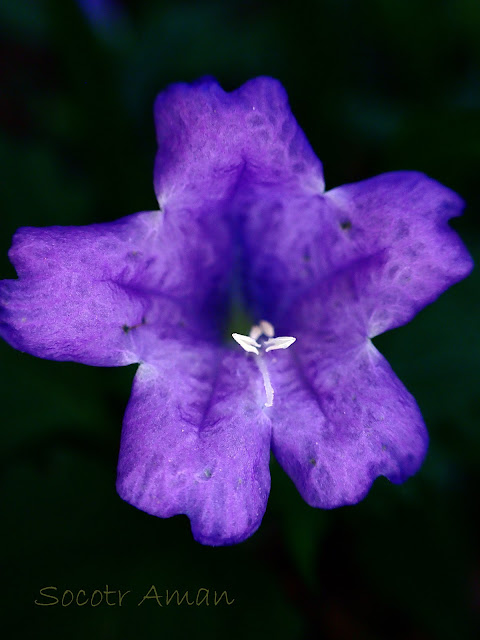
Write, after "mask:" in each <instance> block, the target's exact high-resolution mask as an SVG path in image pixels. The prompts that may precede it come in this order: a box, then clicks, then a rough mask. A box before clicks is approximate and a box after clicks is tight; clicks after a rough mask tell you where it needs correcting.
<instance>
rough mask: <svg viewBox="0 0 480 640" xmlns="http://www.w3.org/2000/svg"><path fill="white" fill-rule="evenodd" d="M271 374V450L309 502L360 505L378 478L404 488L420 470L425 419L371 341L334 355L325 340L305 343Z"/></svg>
mask: <svg viewBox="0 0 480 640" xmlns="http://www.w3.org/2000/svg"><path fill="white" fill-rule="evenodd" d="M271 369H272V383H273V386H274V388H275V393H276V402H275V403H274V406H273V407H272V423H273V425H274V428H273V440H272V448H273V452H274V454H275V456H276V457H277V459H278V461H279V462H280V464H281V465H282V467H283V468H284V469H285V471H286V472H287V473H288V474H289V475H290V477H291V478H292V480H293V481H294V482H295V484H296V486H297V488H298V490H299V492H300V493H301V494H302V496H303V498H304V499H305V500H306V502H308V503H309V504H310V505H312V506H313V507H322V508H324V509H328V508H332V507H339V506H343V505H347V504H354V503H356V502H358V501H359V500H361V499H362V498H363V497H364V496H365V494H366V493H367V492H368V490H369V489H370V487H371V485H372V483H373V481H374V480H375V478H377V477H378V476H380V475H383V476H386V477H387V478H388V479H389V480H391V481H392V482H397V483H398V482H403V481H404V480H406V479H407V478H408V477H409V476H411V475H412V474H413V473H415V472H416V471H417V470H418V468H419V467H420V465H421V463H422V462H423V459H424V456H425V453H426V450H427V443H428V436H427V431H426V429H425V425H424V423H423V420H422V416H421V414H420V411H419V409H418V407H417V404H416V403H415V400H414V399H413V397H412V396H411V395H410V394H409V393H408V391H407V390H406V389H405V387H404V386H403V385H402V384H401V382H400V381H399V380H398V378H397V377H396V375H395V374H394V373H393V371H392V370H391V368H390V366H389V365H388V363H387V362H386V361H385V359H384V358H383V357H382V356H381V355H380V354H379V353H378V351H377V350H376V349H375V347H374V346H373V345H372V343H371V342H365V343H364V344H363V345H361V346H358V347H356V348H352V349H350V350H343V351H342V350H338V353H337V357H335V358H332V353H331V347H330V345H328V344H327V345H326V346H324V345H323V344H322V342H321V341H318V342H317V343H316V344H313V343H310V344H308V343H307V344H303V345H302V346H301V345H300V344H299V345H298V347H297V349H296V350H295V351H292V352H291V353H288V352H286V353H282V354H278V355H276V357H275V360H273V361H272V363H271Z"/></svg>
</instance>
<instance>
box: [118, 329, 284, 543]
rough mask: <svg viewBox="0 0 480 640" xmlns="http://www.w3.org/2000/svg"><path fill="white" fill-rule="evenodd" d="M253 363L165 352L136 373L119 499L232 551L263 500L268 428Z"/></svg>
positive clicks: (197, 352) (208, 350) (220, 352)
mask: <svg viewBox="0 0 480 640" xmlns="http://www.w3.org/2000/svg"><path fill="white" fill-rule="evenodd" d="M262 394H263V387H262V383H261V379H260V380H259V376H258V371H256V369H255V367H254V365H253V364H252V362H251V361H249V360H248V359H247V358H245V357H244V356H243V354H235V353H234V352H228V351H226V350H224V349H219V348H214V347H211V346H199V345H195V346H188V347H186V346H184V347H182V349H181V350H179V348H178V343H177V345H175V344H174V343H168V342H167V341H165V342H164V343H163V345H162V353H161V354H160V355H157V356H155V358H154V360H152V361H151V363H149V364H143V365H141V366H140V367H139V369H138V372H137V375H136V378H135V382H134V387H133V392H132V396H131V399H130V402H129V405H128V408H127V412H126V416H125V421H124V426H123V432H122V441H121V447H120V458H119V464H118V480H117V490H118V492H119V494H120V496H121V497H122V498H123V499H124V500H126V501H127V502H129V503H130V504H132V505H133V506H135V507H137V508H139V509H141V510H142V511H146V512H147V513H150V514H152V515H156V516H159V517H162V518H168V517H170V516H174V515H177V514H186V515H187V516H188V517H189V518H190V520H191V525H192V532H193V536H194V538H195V539H196V540H197V541H199V542H201V543H203V544H209V545H226V544H234V543H236V542H240V541H241V540H244V539H245V538H247V537H248V536H250V535H251V534H252V533H253V532H254V531H255V530H256V529H257V528H258V526H259V525H260V522H261V520H262V517H263V514H264V512H265V508H266V503H267V499H268V494H269V491H270V475H269V469H268V465H269V452H270V437H271V431H270V422H269V420H267V419H266V418H265V416H264V408H263V405H264V397H263V395H262Z"/></svg>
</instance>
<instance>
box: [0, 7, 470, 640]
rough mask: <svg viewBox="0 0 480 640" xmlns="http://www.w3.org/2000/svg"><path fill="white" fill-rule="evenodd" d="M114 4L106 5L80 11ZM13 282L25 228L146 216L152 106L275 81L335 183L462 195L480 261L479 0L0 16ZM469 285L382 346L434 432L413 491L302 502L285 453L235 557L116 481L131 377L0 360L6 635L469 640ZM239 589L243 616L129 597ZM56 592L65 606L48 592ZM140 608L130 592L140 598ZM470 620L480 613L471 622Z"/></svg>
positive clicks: (237, 609)
mask: <svg viewBox="0 0 480 640" xmlns="http://www.w3.org/2000/svg"><path fill="white" fill-rule="evenodd" d="M94 4H97V5H102V4H104V9H105V10H104V11H103V12H101V11H100V12H98V11H97V12H92V11H90V12H89V10H88V7H90V8H91V7H92V6H93V5H94ZM0 34H1V36H2V44H1V48H2V65H1V68H0V74H1V93H0V123H1V129H0V161H1V167H2V169H1V176H2V183H1V185H2V186H1V191H0V199H1V203H0V204H1V211H2V234H1V242H0V266H1V274H2V277H14V271H13V268H12V267H11V265H10V264H9V263H8V260H7V250H8V248H9V245H10V240H11V236H12V234H13V232H14V231H15V229H16V228H17V227H18V226H24V225H39V226H43V225H52V224H64V225H73V224H88V223H92V222H97V221H106V220H112V219H116V218H118V217H120V216H123V215H127V214H129V213H132V212H134V211H140V210H146V209H151V208H155V206H156V203H155V199H154V194H153V189H152V181H151V176H152V167H153V158H154V153H155V136H154V128H153V119H152V105H153V100H154V97H155V95H156V94H157V93H158V92H159V91H160V90H162V89H163V88H164V87H165V85H166V84H167V83H169V82H172V81H178V80H186V81H189V80H193V79H195V78H197V77H199V76H201V75H204V74H210V75H214V76H216V77H217V78H218V79H219V81H220V82H221V84H222V85H223V86H224V87H225V88H226V89H233V88H235V87H237V86H238V85H239V84H241V83H242V82H244V81H245V80H247V79H248V78H250V77H253V76H255V75H259V74H262V75H272V76H275V77H277V78H279V79H280V80H281V81H282V82H283V84H284V85H285V87H286V88H287V91H288V93H289V97H290V101H291V105H292V109H293V111H294V113H295V114H296V116H297V118H298V120H299V122H300V124H301V126H302V127H303V129H304V130H305V132H306V134H307V136H308V138H309V140H310V142H311V143H312V145H313V147H314V148H315V150H316V151H317V153H318V155H319V156H320V157H321V158H322V160H323V161H324V167H325V174H326V180H327V186H328V187H332V186H336V185H338V184H342V183H345V182H351V181H355V180H359V179H363V178H367V177H369V176H371V175H374V174H376V173H381V172H385V171H389V170H395V169H417V170H420V171H424V172H426V173H427V174H429V175H431V176H432V177H434V178H436V179H437V180H439V181H440V182H443V183H444V184H446V185H448V186H450V187H451V188H453V189H455V190H456V191H458V192H459V193H460V194H461V195H462V196H463V197H464V198H465V200H466V202H467V209H466V214H465V216H464V218H462V219H461V220H459V221H456V222H455V223H454V226H455V227H456V228H457V229H458V230H459V232H460V233H461V235H462V237H463V238H464V240H465V242H466V243H467V245H468V247H469V249H470V250H471V252H472V254H473V255H474V257H475V256H477V257H478V256H479V248H480V242H479V216H478V212H479V210H480V198H479V189H478V175H477V174H478V167H479V166H480V117H479V116H480V114H479V107H480V65H479V59H480V3H478V2H477V1H476V0H442V1H434V0H416V1H414V0H402V1H400V0H366V1H362V2H354V1H353V0H319V1H318V2H303V3H290V2H285V1H277V2H273V1H267V2H263V3H259V2H251V1H244V2H240V1H237V0H231V1H230V2H221V1H220V0H211V1H209V2H207V1H201V2H194V1H193V0H192V1H186V0H181V1H178V0H175V1H174V0H171V1H154V0H138V1H133V0H132V1H129V2H127V1H126V0H125V1H123V2H122V1H121V0H118V1H114V0H110V2H104V3H101V2H99V1H97V3H94V2H87V1H86V0H85V1H82V2H80V1H79V2H78V3H76V2H73V0H36V1H35V2H33V1H30V2H29V1H27V0H3V1H2V3H1V4H0ZM478 291H479V277H478V274H477V272H476V271H474V273H473V274H472V276H471V277H470V278H469V279H468V280H466V281H465V282H463V283H461V284H459V285H457V286H456V287H455V288H454V289H452V290H451V291H449V292H447V293H446V294H444V295H443V296H442V297H441V299H440V300H439V301H437V302H436V303H435V304H434V305H432V306H431V307H429V308H427V309H425V310H424V311H423V312H422V313H420V314H419V316H418V317H417V318H416V319H415V320H414V321H413V322H412V323H411V324H409V325H408V326H406V327H403V328H401V329H398V330H395V331H393V332H390V333H388V334H386V335H384V336H381V337H379V338H377V339H376V344H377V346H378V348H379V349H380V350H381V351H382V352H383V353H384V354H385V355H386V356H387V358H388V359H389V361H390V362H391V364H392V366H393V368H394V369H395V370H396V372H397V373H398V374H399V376H400V377H401V379H402V380H403V381H404V382H405V384H406V385H407V387H408V388H409V389H410V390H411V391H412V393H413V394H414V395H415V397H416V398H417V400H418V403H419V405H420V407H421V409H422V412H423V414H424V417H425V419H426V422H427V425H428V427H429V431H430V435H431V447H430V452H429V455H428V458H427V460H426V462H425V465H424V467H423V468H422V470H421V471H420V472H419V473H418V474H417V475H416V476H415V477H414V478H412V479H411V480H409V481H408V482H407V483H406V484H405V485H402V486H394V485H391V484H390V483H388V482H387V481H386V480H384V479H379V480H378V481H377V482H376V483H375V485H374V487H373V489H372V491H371V492H370V494H369V496H368V497H367V498H366V500H364V501H363V502H362V503H361V504H359V505H357V506H355V507H347V508H342V509H338V510H335V511H317V510H314V509H311V508H309V507H307V506H306V505H305V504H304V503H303V502H302V500H301V498H300V497H299V495H298V494H297V492H296V490H295V488H294V487H293V485H292V483H291V482H290V480H289V479H288V478H287V477H286V476H285V475H284V474H283V472H282V470H281V469H280V468H279V466H278V464H277V463H276V462H275V461H272V492H271V498H270V502H269V505H268V510H267V514H266V516H265V518H264V522H263V524H262V527H261V529H260V530H259V531H258V532H257V533H256V534H255V535H254V536H253V537H252V538H251V539H250V540H248V541H247V542H245V543H243V544H241V545H238V546H235V547H231V548H223V549H211V548H205V547H202V546H200V545H198V544H196V543H195V542H193V540H192V539H191V535H190V531H189V526H188V521H187V519H186V518H185V517H176V518H173V519H170V520H160V519H156V518H153V517H150V516H147V515H146V514H144V513H142V512H140V511H136V510H135V509H133V508H132V507H130V506H128V505H127V504H125V503H123V502H122V501H121V500H120V499H119V498H118V497H117V495H116V493H115V488H114V481H115V464H116V456H117V451H118V442H119V435H120V427H121V421H122V416H123V411H124V408H125V406H126V403H127V400H128V395H129V390H130V386H131V381H132V378H133V375H134V367H128V368H125V369H94V368H87V367H82V366H79V365H74V364H68V363H52V362H46V361H40V360H36V359H35V358H33V357H31V356H28V355H25V354H20V353H18V352H15V351H13V350H12V349H11V348H10V347H8V346H7V345H6V344H4V343H2V344H0V357H1V362H2V384H1V386H0V394H1V407H2V412H3V420H2V423H3V444H4V446H3V449H2V459H1V462H2V472H3V476H2V511H3V522H4V524H3V527H2V534H3V545H2V551H3V553H2V565H3V576H2V586H3V587H4V588H6V589H5V593H4V594H3V595H2V605H3V607H4V610H5V612H6V613H5V614H4V617H3V618H2V622H3V624H4V626H7V625H8V624H12V625H14V628H15V631H16V637H24V636H25V637H30V636H35V637H38V638H57V637H58V638H64V637H69V638H85V637H89V636H90V637H101V638H112V639H117V638H130V637H138V638H147V637H151V636H152V635H153V634H154V635H153V637H168V638H183V637H187V635H189V634H194V635H195V636H196V637H210V638H212V637H213V638H217V637H218V638H222V637H232V638H237V637H238V638H240V637H242V638H243V637H248V638H263V637H276V638H289V639H293V638H327V639H329V638H335V639H343V638H345V639H351V638H355V639H379V640H383V639H385V638H388V639H390V638H392V639H396V638H398V639H400V638H402V639H403V638H418V639H422V640H424V639H425V640H428V639H437V638H438V639H445V640H447V639H451V638H455V639H460V640H462V639H464V638H474V637H476V636H475V624H476V623H477V624H478V605H479V602H480V564H479V553H478V540H479V530H478V523H477V520H476V518H475V516H476V513H475V511H476V510H478V490H479V477H478V476H479V472H478V461H479V451H480V442H479V439H480V435H479V433H480V432H479V428H478V427H479V421H480V393H479V382H480V380H479V375H478V362H479V360H480V338H479V331H478V329H479V317H480V314H479V298H478ZM107 584H108V585H109V588H110V589H113V590H117V589H122V590H123V591H125V590H131V591H132V592H133V595H134V600H131V601H125V602H126V603H127V602H128V605H127V604H125V606H124V607H122V608H121V609H119V608H118V607H109V606H107V605H106V604H102V606H99V607H98V608H92V607H91V606H86V607H84V608H79V607H75V606H70V607H63V608H62V607H61V606H54V607H38V606H35V605H34V600H35V599H38V598H39V589H40V588H42V587H45V586H49V585H54V586H57V587H58V591H59V593H60V594H61V593H62V592H63V590H64V589H71V590H73V591H76V590H78V589H85V590H86V591H87V593H91V592H92V591H93V590H94V589H100V590H102V589H105V585H107ZM152 584H154V585H156V587H157V589H158V590H159V592H162V593H164V592H165V590H166V589H169V590H171V591H172V590H174V589H178V590H179V591H180V592H181V593H183V592H184V591H185V590H189V591H190V592H191V593H192V594H195V593H196V592H197V590H198V589H199V588H208V589H211V590H212V593H213V591H214V590H217V591H223V590H224V589H226V590H227V591H228V595H229V598H235V602H234V604H233V605H231V606H227V605H224V606H218V607H214V606H212V605H211V606H209V607H206V606H199V607H197V606H192V607H188V606H186V605H181V606H173V605H171V606H169V607H165V606H164V607H162V608H160V607H158V606H157V605H156V603H155V602H153V601H148V602H145V603H144V604H143V605H142V606H141V607H137V604H136V603H137V602H138V601H139V600H140V599H141V597H143V595H145V593H147V591H148V590H149V588H150V586H151V585H152ZM57 595H58V594H57ZM132 597H133V596H132ZM476 616H477V617H476Z"/></svg>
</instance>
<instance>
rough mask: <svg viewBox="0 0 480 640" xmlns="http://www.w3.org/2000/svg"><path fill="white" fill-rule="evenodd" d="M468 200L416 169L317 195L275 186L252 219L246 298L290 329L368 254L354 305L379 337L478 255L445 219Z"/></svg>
mask: <svg viewBox="0 0 480 640" xmlns="http://www.w3.org/2000/svg"><path fill="white" fill-rule="evenodd" d="M462 208H463V201H462V200H461V199H460V198H459V197H458V195H457V194H455V193H454V192H453V191H451V190H450V189H447V188H446V187H444V186H442V185H441V184H439V183H438V182H436V181H435V180H432V179H430V178H428V177H427V176H425V175H423V174H421V173H416V172H413V171H398V172H394V173H387V174H383V175H380V176H377V177H375V178H371V179H369V180H364V181H362V182H358V183H355V184H350V185H345V186H343V187H338V188H336V189H333V190H331V191H327V192H326V193H325V194H323V195H318V196H311V195H308V194H307V195H306V194H304V195H303V196H302V195H300V194H299V192H292V191H291V190H290V192H283V195H282V193H280V192H278V191H277V192H275V193H271V196H270V201H268V199H267V197H266V195H265V197H264V198H263V199H258V200H257V204H256V209H257V212H256V215H252V213H251V214H250V216H249V218H248V223H247V226H246V234H245V235H246V245H247V247H248V250H247V254H248V256H249V265H248V268H249V273H248V280H249V282H250V285H249V287H250V298H251V299H253V300H257V301H261V302H262V305H263V307H262V308H261V309H260V310H259V312H258V313H261V314H263V315H264V316H266V317H268V318H269V319H271V320H272V322H273V323H274V324H275V326H276V329H277V331H280V330H281V331H285V332H288V333H293V329H292V326H291V325H292V322H296V318H297V308H298V305H299V304H300V303H302V304H303V300H304V299H307V300H310V301H311V303H312V305H315V306H320V305H321V304H322V303H323V304H328V302H326V301H324V300H323V301H322V300H316V299H315V289H316V288H318V287H319V285H320V284H322V283H324V281H325V280H326V279H328V278H331V277H335V275H336V274H338V273H339V272H341V271H343V270H345V269H350V268H351V267H354V266H355V264H361V263H364V262H365V261H367V262H368V261H370V262H371V265H372V269H371V271H370V275H369V282H368V283H367V282H364V283H363V286H362V288H359V289H358V290H357V298H358V303H357V305H356V313H357V315H358V314H361V315H362V316H365V317H366V329H365V335H368V336H370V337H374V336H375V335H379V334H380V333H382V332H384V331H386V330H387V329H391V328H394V327H397V326H400V325H402V324H404V323H406V322H408V321H409V320H410V319H411V318H412V317H413V316H414V315H415V314H416V313H417V312H418V311H419V310H420V309H422V308H423V307H424V306H426V305H427V304H429V303H430V302H432V301H433V300H435V298H437V297H438V296H439V295H440V294H441V293H443V292H444V291H445V290H446V289H448V287H450V286H451V285H452V284H454V283H456V282H458V281H459V280H461V279H462V278H464V277H466V276H467V275H468V273H469V272H470V270H471V268H472V260H471V258H470V256H469V254H468V252H467V250H466V249H465V247H464V245H463V243H462V242H461V240H460V238H459V237H458V235H457V234H456V232H455V231H453V230H452V229H451V228H450V227H449V225H448V220H449V218H451V217H454V216H458V215H460V213H461V210H462ZM373 263H376V266H375V268H373ZM322 286H323V284H322ZM279 301H280V302H279ZM306 315H308V314H306ZM310 315H311V316H312V315H314V314H310ZM351 315H353V309H352V314H351Z"/></svg>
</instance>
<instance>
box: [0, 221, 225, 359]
mask: <svg viewBox="0 0 480 640" xmlns="http://www.w3.org/2000/svg"><path fill="white" fill-rule="evenodd" d="M225 238H226V236H225ZM228 250H229V244H228V241H226V240H225V241H224V238H221V237H220V236H219V235H217V237H216V238H215V239H213V240H212V239H210V238H208V239H207V238H206V237H205V231H204V230H203V229H202V227H201V225H199V224H197V223H196V222H195V221H194V220H190V221H184V224H183V225H182V226H180V225H170V224H169V222H168V221H165V220H163V216H162V214H161V212H159V211H154V212H148V213H139V214H135V215H132V216H128V217H126V218H122V219H120V220H118V221H116V222H111V223H105V224H93V225H90V226H87V227H47V228H40V229H36V228H22V229H20V230H19V231H18V232H17V234H16V235H15V237H14V242H13V246H12V249H11V250H10V254H9V255H10V259H11V261H12V263H13V265H14V266H15V268H16V270H17V273H18V279H17V280H4V281H2V282H0V304H1V306H0V335H1V336H2V337H3V338H4V339H5V340H7V342H9V343H10V344H11V345H12V346H14V347H16V348H17V349H20V350H21V351H27V352H28V353H31V354H32V355H35V356H38V357H42V358H50V359H53V360H74V361H77V362H82V363H85V364H90V365H101V366H112V365H125V364H129V363H131V362H138V361H141V360H144V359H145V358H146V357H147V355H148V353H149V352H150V351H151V348H152V345H156V344H157V342H158V340H159V339H161V338H165V337H168V338H174V337H177V338H181V339H183V340H187V341H188V340H189V339H194V338H198V337H199V336H201V338H202V339H209V338H210V339H212V338H213V337H214V336H215V337H216V336H217V335H218V332H219V331H220V323H221V321H222V317H223V316H222V314H223V313H224V307H225V303H226V285H227V280H228V268H229V260H230V258H229V257H228Z"/></svg>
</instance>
